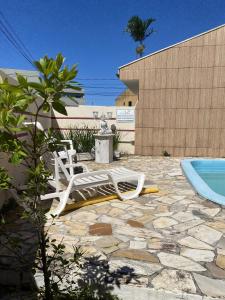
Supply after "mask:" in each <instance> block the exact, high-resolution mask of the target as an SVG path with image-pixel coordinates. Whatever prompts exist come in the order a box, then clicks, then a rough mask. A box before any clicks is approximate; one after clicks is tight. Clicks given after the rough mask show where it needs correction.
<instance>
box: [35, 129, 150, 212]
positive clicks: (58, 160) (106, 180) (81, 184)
mask: <svg viewBox="0 0 225 300" xmlns="http://www.w3.org/2000/svg"><path fill="white" fill-rule="evenodd" d="M39 129H40V130H43V127H42V129H41V128H39ZM62 142H67V143H69V144H70V146H71V145H72V142H71V141H69V140H63V141H62ZM75 153H76V151H75V150H74V149H73V148H72V146H71V148H70V149H69V150H65V151H60V152H56V151H55V152H53V157H52V159H51V160H52V163H51V162H50V161H47V164H49V163H50V164H52V165H54V175H53V178H52V180H50V184H51V186H54V188H55V189H56V191H55V192H54V193H49V194H45V195H42V196H41V200H47V199H53V198H59V204H58V206H57V208H56V209H55V210H54V211H50V212H49V213H48V214H47V216H50V215H56V216H59V215H60V214H61V213H62V212H63V210H64V208H65V206H66V204H67V202H68V200H69V197H70V195H71V193H72V192H74V191H79V190H83V189H86V188H97V187H99V186H103V185H109V184H111V185H113V186H114V188H115V191H116V193H117V195H118V197H119V198H120V199H121V200H128V199H133V198H136V197H138V196H139V194H140V193H141V191H142V189H143V186H144V181H145V175H144V174H143V173H140V172H136V171H133V170H130V169H126V168H124V167H121V168H114V169H109V170H99V171H89V170H88V167H87V166H86V165H85V164H82V163H73V156H74V155H75ZM65 158H66V162H64V159H65ZM77 167H82V169H83V173H79V174H74V169H75V168H77ZM62 177H63V179H64V180H65V181H66V189H62V188H61V185H60V179H61V178H62ZM133 181H137V186H136V189H135V190H131V191H127V192H125V193H122V192H121V191H120V189H119V186H118V184H119V183H120V182H133Z"/></svg>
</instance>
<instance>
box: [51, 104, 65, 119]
mask: <svg viewBox="0 0 225 300" xmlns="http://www.w3.org/2000/svg"><path fill="white" fill-rule="evenodd" d="M52 107H53V108H54V110H56V111H57V112H59V113H60V114H62V115H65V116H67V111H66V109H65V106H64V105H63V103H62V102H61V101H55V102H53V103H52Z"/></svg>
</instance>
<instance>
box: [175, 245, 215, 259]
mask: <svg viewBox="0 0 225 300" xmlns="http://www.w3.org/2000/svg"><path fill="white" fill-rule="evenodd" d="M180 255H182V256H185V257H189V258H191V259H193V260H194V261H206V262H211V261H213V259H214V256H215V254H214V252H213V251H210V250H202V249H189V248H182V249H181V251H180Z"/></svg>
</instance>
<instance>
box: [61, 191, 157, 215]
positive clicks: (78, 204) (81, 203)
mask: <svg viewBox="0 0 225 300" xmlns="http://www.w3.org/2000/svg"><path fill="white" fill-rule="evenodd" d="M158 192H159V189H158V188H156V187H146V188H143V190H142V192H141V193H140V195H145V194H150V193H158ZM113 199H118V195H117V194H112V195H104V196H98V197H93V198H90V199H88V200H80V201H78V202H75V203H71V204H67V205H66V207H65V209H64V210H63V213H65V212H68V211H70V210H74V209H78V208H81V207H84V206H88V205H91V204H97V203H100V202H105V201H110V200H113Z"/></svg>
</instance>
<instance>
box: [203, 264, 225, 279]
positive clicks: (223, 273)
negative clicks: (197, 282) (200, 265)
mask: <svg viewBox="0 0 225 300" xmlns="http://www.w3.org/2000/svg"><path fill="white" fill-rule="evenodd" d="M206 268H207V269H208V270H209V272H210V273H211V274H212V276H213V277H216V278H219V279H224V278H225V270H222V269H221V268H219V267H217V266H216V265H215V264H214V263H213V262H211V263H207V264H206Z"/></svg>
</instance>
